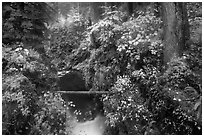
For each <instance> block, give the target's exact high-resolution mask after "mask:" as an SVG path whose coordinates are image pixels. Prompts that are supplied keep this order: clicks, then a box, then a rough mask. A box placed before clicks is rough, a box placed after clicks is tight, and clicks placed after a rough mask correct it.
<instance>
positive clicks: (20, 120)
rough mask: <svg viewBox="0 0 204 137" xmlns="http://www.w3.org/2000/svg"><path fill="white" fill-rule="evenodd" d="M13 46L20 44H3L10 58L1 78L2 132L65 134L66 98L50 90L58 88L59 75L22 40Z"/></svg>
mask: <svg viewBox="0 0 204 137" xmlns="http://www.w3.org/2000/svg"><path fill="white" fill-rule="evenodd" d="M14 47H18V48H16V49H12V48H6V47H3V58H4V59H5V60H7V64H6V66H5V69H4V71H3V79H2V81H3V85H2V104H3V105H2V107H3V115H2V116H3V134H59V133H60V134H65V133H66V130H65V123H64V119H65V118H66V115H65V114H66V112H65V111H66V108H64V102H63V101H62V99H61V97H60V96H59V95H57V94H54V93H52V92H47V90H51V89H53V90H54V89H56V87H55V86H56V85H55V84H54V83H55V79H56V78H55V77H56V76H55V75H50V74H49V73H48V69H46V67H45V66H44V64H43V63H40V61H39V60H40V56H39V54H38V53H37V52H35V51H33V50H31V49H30V50H28V49H25V48H23V45H22V44H21V45H17V46H14ZM36 60H37V61H36ZM53 123H54V124H53ZM46 124H47V125H46ZM45 125H46V126H48V127H50V130H49V129H47V127H45ZM45 129H46V130H45ZM66 134H67V133H66Z"/></svg>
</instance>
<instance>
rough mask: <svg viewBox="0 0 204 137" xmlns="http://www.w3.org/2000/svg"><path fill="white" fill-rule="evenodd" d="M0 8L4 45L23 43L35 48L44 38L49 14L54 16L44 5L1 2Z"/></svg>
mask: <svg viewBox="0 0 204 137" xmlns="http://www.w3.org/2000/svg"><path fill="white" fill-rule="evenodd" d="M2 8H3V13H2V14H3V16H2V18H3V26H2V29H3V30H2V31H3V34H2V38H3V43H4V44H15V43H16V42H23V43H24V44H26V45H27V46H36V45H37V44H41V42H42V41H43V40H44V39H45V38H46V36H45V34H46V33H45V32H46V23H48V22H49V21H50V20H51V19H52V18H51V15H50V14H53V16H54V11H53V9H51V8H50V7H49V6H48V5H47V4H46V3H34V2H3V4H2ZM35 48H37V47H35Z"/></svg>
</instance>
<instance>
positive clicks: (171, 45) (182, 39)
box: [162, 2, 190, 65]
mask: <svg viewBox="0 0 204 137" xmlns="http://www.w3.org/2000/svg"><path fill="white" fill-rule="evenodd" d="M162 11H163V15H162V18H163V24H164V65H166V64H167V63H168V62H170V61H171V60H172V59H173V58H177V57H179V56H180V55H181V54H182V52H183V50H184V49H185V47H186V41H187V40H188V39H189V37H190V33H189V25H188V18H187V12H186V5H185V3H172V2H165V3H162Z"/></svg>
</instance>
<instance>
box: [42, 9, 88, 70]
mask: <svg viewBox="0 0 204 137" xmlns="http://www.w3.org/2000/svg"><path fill="white" fill-rule="evenodd" d="M86 27H87V20H86V19H85V18H84V17H83V16H82V15H80V14H79V13H77V11H76V9H72V10H71V12H70V13H69V14H68V15H67V18H66V19H63V18H62V19H61V20H59V22H58V23H56V24H54V25H52V26H50V28H49V31H50V35H49V39H50V40H49V42H48V43H46V44H45V48H46V51H47V55H48V56H49V57H50V58H51V59H52V62H53V64H55V67H56V68H59V69H64V68H66V67H67V66H68V65H69V64H67V62H70V55H71V54H72V53H73V51H74V50H75V49H77V48H78V47H79V45H80V41H81V40H82V39H84V35H83V32H84V30H85V28H86Z"/></svg>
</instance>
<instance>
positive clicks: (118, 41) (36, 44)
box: [2, 2, 202, 135]
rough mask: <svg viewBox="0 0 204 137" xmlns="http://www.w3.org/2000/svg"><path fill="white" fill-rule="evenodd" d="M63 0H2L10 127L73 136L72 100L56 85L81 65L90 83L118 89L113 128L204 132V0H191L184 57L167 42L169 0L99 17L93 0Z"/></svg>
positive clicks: (110, 109)
mask: <svg viewBox="0 0 204 137" xmlns="http://www.w3.org/2000/svg"><path fill="white" fill-rule="evenodd" d="M56 5H57V3H32V2H27V3H26V2H25V3H15V2H14V3H3V4H2V19H3V21H2V31H3V33H2V42H3V44H2V134H9V135H10V134H12V135H13V134H27V135H28V134H29V135H31V134H35V135H48V134H49V135H51V134H53V135H55V134H58V135H67V134H70V131H71V125H70V124H69V114H67V111H66V110H67V107H68V106H67V104H66V103H65V101H64V100H63V99H62V97H61V94H60V93H57V92H56V91H58V90H59V87H58V85H57V82H58V80H59V77H58V73H59V72H64V71H67V70H76V69H77V70H78V71H80V72H81V73H82V74H83V78H84V80H85V81H86V88H87V89H88V90H90V91H109V94H104V95H102V97H101V101H102V102H103V110H104V115H105V117H106V121H105V123H106V125H107V127H106V131H105V133H104V134H108V135H113V134H126V135H136V134H137V135H144V134H145V135H149V134H155V135H157V134H163V135H195V134H202V37H201V34H202V29H201V26H202V12H201V11H202V3H185V8H186V13H187V16H186V17H184V16H182V17H184V18H186V19H187V21H188V27H187V28H185V29H188V30H189V35H190V37H189V38H188V39H187V40H186V41H183V42H185V43H183V45H184V48H183V47H182V48H180V47H179V44H178V45H176V46H178V47H179V48H178V49H179V53H178V56H177V50H176V51H174V50H171V48H167V47H168V46H169V45H167V44H166V43H165V42H166V41H168V39H167V38H166V37H165V34H166V32H167V31H168V29H166V28H165V23H166V22H165V17H163V15H162V12H161V11H162V10H163V8H164V7H165V6H166V5H164V6H163V5H162V4H159V3H150V4H147V5H145V4H144V5H143V6H142V5H139V7H141V8H138V9H135V10H134V12H131V14H130V12H128V11H129V10H126V9H125V8H123V7H122V6H121V5H120V4H116V5H111V6H110V5H104V6H102V7H101V9H103V12H102V13H101V14H100V18H96V17H99V16H94V15H92V14H90V13H92V12H90V11H89V10H88V9H91V6H93V5H91V4H90V5H91V6H90V5H89V6H82V7H79V6H78V7H77V6H76V3H67V7H69V10H68V11H66V8H62V7H63V6H62V5H61V9H58V10H56V7H57V6H56ZM175 5H176V3H175ZM176 6H177V5H176ZM176 6H175V7H176ZM119 7H120V8H119ZM65 13H66V14H65ZM65 15H66V16H65ZM175 15H176V16H178V20H177V23H178V24H179V21H180V20H179V10H178V9H177V10H176V12H175ZM59 16H60V17H59ZM63 17H64V18H63ZM94 17H95V18H94ZM56 20H57V21H56ZM182 21H183V20H182ZM178 24H176V25H178ZM174 25H175V24H174ZM183 26H184V25H183ZM175 27H178V28H179V25H178V26H175ZM177 30H179V29H177ZM176 33H177V32H176ZM178 34H179V36H178V38H181V37H184V38H186V37H187V36H180V35H184V34H182V33H180V32H178ZM169 37H171V36H169ZM176 40H177V41H179V39H176ZM178 43H180V42H178ZM170 46H172V45H170ZM167 49H168V50H169V51H168V50H167ZM169 52H175V56H170V55H171V54H166V53H169ZM166 56H168V58H170V60H169V61H168V62H166V60H165V57H166Z"/></svg>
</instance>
